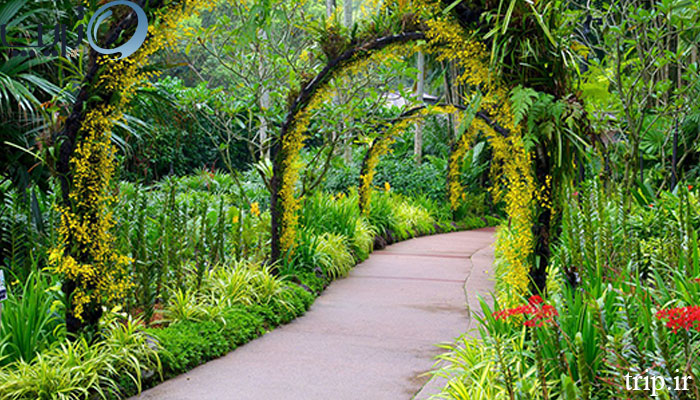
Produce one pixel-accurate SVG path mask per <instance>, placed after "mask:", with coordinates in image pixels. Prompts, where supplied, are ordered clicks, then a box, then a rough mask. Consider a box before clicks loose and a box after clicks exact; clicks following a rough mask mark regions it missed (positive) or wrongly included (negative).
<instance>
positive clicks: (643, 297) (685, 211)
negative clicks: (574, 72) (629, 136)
mask: <svg viewBox="0 0 700 400" xmlns="http://www.w3.org/2000/svg"><path fill="white" fill-rule="evenodd" d="M623 193H624V192H623V191H622V190H621V189H620V188H619V187H607V188H606V187H604V186H603V185H601V184H600V182H598V181H592V182H587V183H586V184H585V185H583V187H581V188H579V189H578V190H577V191H570V192H569V193H568V194H567V197H568V198H569V199H570V201H569V202H567V203H566V204H564V215H563V217H562V234H561V236H560V238H559V241H558V242H557V244H556V245H555V246H554V248H553V256H552V264H551V265H550V266H549V271H548V273H549V274H548V275H549V281H548V283H547V295H548V296H547V299H546V302H547V303H548V304H551V305H552V306H554V307H555V308H556V310H557V311H558V315H557V316H555V317H554V318H553V320H552V321H551V322H548V323H545V324H544V326H542V327H525V326H523V322H524V321H523V319H520V320H511V321H504V320H503V319H496V318H495V316H494V312H495V311H497V310H501V306H500V305H499V304H498V303H496V304H495V305H494V306H493V307H490V306H488V305H487V304H486V303H483V302H482V310H481V311H482V313H483V318H481V319H480V321H481V326H480V329H479V330H480V337H481V338H482V339H481V340H482V341H483V342H482V341H473V339H467V340H466V341H465V342H464V343H460V345H459V346H455V347H451V348H449V353H447V354H446V355H444V356H443V358H444V359H446V360H451V361H453V362H454V363H455V364H453V365H451V366H448V367H446V368H444V369H443V370H442V371H440V372H439V373H440V374H442V375H444V376H447V377H449V378H450V379H451V381H450V385H448V386H447V387H446V388H445V390H444V391H443V395H444V396H445V397H446V398H464V397H460V396H465V395H466V393H469V395H468V396H469V398H479V396H484V395H486V394H489V393H490V394H489V395H488V396H490V397H487V398H501V397H502V398H507V396H508V392H509V390H510V391H513V392H514V394H515V396H516V398H518V397H520V396H527V397H528V398H533V399H539V398H544V395H543V393H544V391H543V384H542V380H541V379H540V378H541V376H540V371H542V370H544V371H547V374H546V375H547V376H546V380H545V382H546V385H547V388H548V391H549V396H550V398H556V396H558V395H560V396H562V398H572V399H573V398H576V399H579V398H587V399H607V398H613V397H625V398H627V397H630V398H633V396H634V395H635V393H633V392H632V391H629V390H626V389H625V387H624V382H625V376H626V375H627V374H631V375H632V376H634V375H640V374H643V375H652V376H653V375H658V376H664V377H675V376H688V375H693V376H695V374H697V373H698V372H700V370H699V369H698V366H697V363H695V362H694V357H695V354H697V351H699V350H700V349H699V348H698V343H699V342H698V339H699V338H700V336H699V335H700V332H697V331H696V330H695V329H690V330H689V331H686V330H684V329H681V330H679V331H678V332H677V333H674V331H673V330H672V329H669V327H667V326H666V321H664V320H663V319H661V318H659V316H658V314H657V313H658V312H659V311H660V310H667V309H670V308H675V307H684V306H694V305H698V304H699V303H700V284H699V283H698V282H699V281H698V278H700V262H698V259H699V258H698V241H697V236H698V234H697V232H698V229H700V219H699V218H700V208H699V207H698V199H697V196H696V195H695V193H693V192H692V191H689V190H687V189H686V188H680V189H679V190H677V191H676V192H674V193H668V192H664V193H663V194H662V195H661V196H659V197H655V196H654V195H653V193H652V192H651V191H649V190H648V189H644V188H640V189H639V193H638V196H637V199H638V202H635V203H632V204H625V201H624V195H623ZM527 303H528V300H525V299H523V304H527ZM477 346H478V347H477ZM475 348H479V349H480V351H481V352H483V353H482V354H481V355H479V356H477V355H476V354H474V349H475ZM484 353H485V354H484ZM482 368H489V369H490V371H491V372H489V373H487V372H484V369H482ZM487 376H488V378H487ZM484 379H489V382H490V386H489V387H484V386H483V382H485V381H484ZM693 385H695V384H691V385H690V386H691V387H690V390H689V391H676V390H675V389H674V386H675V385H670V388H669V389H666V390H665V393H666V394H665V395H666V396H669V398H677V399H691V398H693V399H694V398H695V396H696V393H697V391H698V386H697V385H695V386H693ZM667 386H669V385H667ZM637 394H638V393H637ZM499 396H500V397H499ZM482 398H483V397H482Z"/></svg>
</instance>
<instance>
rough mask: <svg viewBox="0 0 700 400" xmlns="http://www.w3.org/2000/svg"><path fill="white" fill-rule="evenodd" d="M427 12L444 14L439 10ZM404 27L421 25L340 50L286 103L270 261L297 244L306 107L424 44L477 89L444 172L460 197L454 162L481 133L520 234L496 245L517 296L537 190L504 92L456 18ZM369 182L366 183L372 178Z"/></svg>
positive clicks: (277, 147)
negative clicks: (370, 63)
mask: <svg viewBox="0 0 700 400" xmlns="http://www.w3.org/2000/svg"><path fill="white" fill-rule="evenodd" d="M421 7H423V8H425V7H429V6H427V5H422V6H421ZM435 7H437V5H436V6H435ZM423 11H424V9H423ZM433 11H435V10H433ZM433 14H434V15H442V13H441V12H434V13H433ZM413 18H415V17H413ZM418 22H421V23H418ZM406 25H410V26H413V27H421V28H420V29H415V30H404V31H402V32H400V33H397V34H393V35H388V36H384V37H380V38H375V39H371V40H367V41H365V42H364V43H361V44H359V45H357V46H354V47H352V48H351V49H349V50H346V51H345V52H343V53H342V54H340V55H339V56H337V57H335V58H333V59H331V60H330V61H329V62H328V64H327V65H326V66H325V67H324V68H323V69H322V70H321V72H319V74H318V75H317V76H316V77H315V78H314V79H313V80H311V81H310V82H309V83H308V84H307V85H306V86H304V87H303V88H302V89H301V91H300V93H299V94H298V95H297V97H296V99H295V100H294V102H293V103H292V105H291V106H290V109H289V112H288V113H287V116H286V119H285V122H284V124H283V125H282V128H281V130H280V134H279V137H278V139H277V140H276V142H275V143H274V145H273V148H272V157H273V177H272V180H271V184H270V187H271V199H270V207H271V214H272V223H271V236H272V248H271V260H272V261H273V262H276V261H279V260H280V259H281V257H282V255H283V254H285V253H288V252H293V249H294V246H295V241H296V236H297V231H296V229H297V225H298V220H299V216H298V210H299V208H300V200H301V199H300V198H297V197H296V196H295V185H296V182H297V180H298V179H299V168H300V164H301V161H300V151H301V150H302V148H303V146H304V139H305V131H306V128H307V127H308V125H309V122H310V111H311V110H314V109H315V108H317V107H318V106H319V105H320V104H321V102H322V101H323V98H324V96H323V94H324V92H327V87H326V83H327V82H328V81H329V80H330V79H331V77H333V76H334V75H336V74H338V73H341V72H344V71H348V70H353V69H355V70H359V69H360V68H362V67H363V63H364V62H366V61H367V60H368V59H369V58H370V57H371V56H373V55H374V54H378V53H379V52H380V51H382V50H385V49H387V48H390V47H391V46H396V45H405V44H410V43H416V42H418V41H425V45H424V46H422V47H423V48H424V50H425V51H427V52H428V53H431V54H435V55H436V59H437V60H438V61H446V60H448V61H454V62H456V63H457V65H458V66H459V67H460V69H461V70H462V71H463V72H462V74H461V75H460V76H459V77H457V80H456V82H457V83H458V84H468V85H470V86H473V87H476V88H479V89H480V91H481V93H482V99H481V101H480V104H479V109H478V110H477V112H478V113H480V114H479V115H480V116H481V117H479V118H474V119H473V121H472V122H471V124H470V125H469V127H468V129H467V131H466V132H465V133H464V134H463V135H461V137H460V138H459V139H458V141H457V143H456V146H455V147H454V149H453V151H452V154H451V155H450V164H449V165H450V168H449V169H448V180H449V182H450V185H449V188H448V192H449V196H450V202H451V203H452V202H453V201H456V200H457V199H458V196H459V195H460V193H459V190H460V189H461V184H459V180H458V179H457V175H458V174H459V171H458V169H457V168H454V167H453V166H456V165H458V164H457V161H458V160H461V158H462V156H463V155H464V153H465V152H466V151H467V150H468V148H469V145H470V143H471V139H472V138H473V137H474V135H475V134H476V132H479V131H481V132H484V133H485V134H486V137H487V139H488V141H489V143H490V144H491V146H492V148H493V150H494V155H493V161H492V171H494V172H495V173H496V176H498V182H496V184H495V187H494V188H493V189H492V191H493V192H494V196H495V198H496V199H503V200H505V202H506V212H507V214H508V216H509V224H508V229H509V230H510V232H509V233H508V234H512V235H517V237H518V238H519V240H518V241H516V242H515V243H516V245H515V246H513V245H512V244H511V245H509V246H508V248H500V249H499V248H497V251H500V252H501V255H502V257H503V259H504V260H505V262H507V263H508V264H509V265H508V268H507V269H506V270H507V273H506V275H505V276H503V279H502V281H503V282H504V283H505V284H506V285H507V286H508V287H509V288H511V289H512V290H509V292H510V293H512V294H515V295H516V296H517V295H518V294H522V293H525V292H526V291H527V287H528V284H529V280H528V275H529V267H528V265H529V262H528V260H529V258H530V256H531V253H532V247H533V245H532V244H533V234H532V231H531V222H532V212H531V201H532V199H533V198H534V196H535V195H536V193H535V189H534V180H533V177H532V175H531V171H530V159H529V156H528V153H527V152H526V151H525V149H524V146H523V141H522V136H521V133H520V129H519V127H518V126H516V125H515V124H514V122H513V115H512V113H511V111H510V105H509V101H508V98H507V92H506V90H505V89H504V88H502V87H501V86H500V85H499V83H498V82H496V79H495V78H492V77H491V74H490V71H489V68H488V65H487V63H486V62H485V58H486V53H485V47H484V45H483V44H481V43H479V42H475V41H473V40H469V39H468V35H467V34H466V32H465V31H464V29H463V28H462V27H461V25H459V24H458V23H457V22H455V21H452V20H450V19H449V18H445V17H444V16H442V17H439V18H429V19H426V20H423V21H413V23H411V24H403V26H404V27H405V26H406ZM404 29H405V28H404ZM487 121H489V122H487ZM505 133H508V134H505ZM367 180H368V181H369V182H371V179H367Z"/></svg>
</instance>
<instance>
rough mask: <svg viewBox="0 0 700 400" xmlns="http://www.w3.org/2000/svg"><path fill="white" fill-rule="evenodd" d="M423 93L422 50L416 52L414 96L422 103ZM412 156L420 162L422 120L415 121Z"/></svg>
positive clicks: (423, 56) (417, 162) (423, 57)
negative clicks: (416, 76)
mask: <svg viewBox="0 0 700 400" xmlns="http://www.w3.org/2000/svg"><path fill="white" fill-rule="evenodd" d="M424 94H425V54H423V52H422V51H419V52H418V81H417V83H416V97H417V98H418V102H419V103H420V104H423V95H424ZM413 156H414V157H415V159H416V164H420V162H421V160H422V158H423V122H422V121H418V122H416V133H415V137H414V138H413Z"/></svg>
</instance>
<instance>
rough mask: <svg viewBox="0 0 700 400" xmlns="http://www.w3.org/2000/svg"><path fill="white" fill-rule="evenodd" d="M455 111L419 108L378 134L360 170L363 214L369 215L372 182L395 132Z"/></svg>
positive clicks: (435, 107) (442, 106) (450, 109)
mask: <svg viewBox="0 0 700 400" xmlns="http://www.w3.org/2000/svg"><path fill="white" fill-rule="evenodd" d="M456 111H457V109H456V108H455V107H453V106H449V105H447V106H445V105H438V106H433V107H421V108H420V109H413V110H409V111H408V112H407V113H405V114H406V117H405V118H403V117H399V118H398V119H397V120H395V121H393V122H390V123H389V125H388V126H386V127H385V129H384V130H383V131H382V132H381V133H380V135H379V137H377V138H376V139H375V140H374V141H373V142H372V144H371V145H370V148H369V149H368V150H367V154H366V155H365V158H364V160H363V162H362V167H361V170H360V185H359V189H358V193H359V206H360V210H361V211H362V213H363V214H365V215H369V211H370V199H371V196H372V182H373V181H374V175H375V173H376V168H377V165H378V164H379V159H380V158H381V157H382V156H384V155H385V154H387V153H388V152H389V151H390V150H391V144H392V143H393V142H394V136H395V135H396V133H397V132H402V131H403V130H404V129H405V128H406V127H407V126H409V125H411V124H412V123H414V122H415V121H416V120H422V119H425V118H426V117H427V116H429V115H434V114H449V113H454V112H456Z"/></svg>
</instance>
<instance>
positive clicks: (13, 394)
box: [0, 321, 160, 400]
mask: <svg viewBox="0 0 700 400" xmlns="http://www.w3.org/2000/svg"><path fill="white" fill-rule="evenodd" d="M147 370H152V371H155V370H160V361H159V358H158V354H157V352H156V350H155V349H154V348H153V346H152V345H151V344H150V343H149V341H148V339H147V336H146V335H145V334H143V333H142V332H140V331H138V329H137V325H136V324H134V323H133V322H131V321H127V322H126V323H125V324H122V323H117V322H115V321H112V322H110V324H109V326H108V327H107V333H106V337H105V338H104V340H101V341H97V342H95V343H92V344H89V343H88V342H87V340H86V339H85V338H79V339H78V340H76V341H73V342H68V341H66V342H64V343H62V344H60V345H59V346H57V347H55V348H53V349H52V350H50V351H48V352H45V353H42V354H41V355H39V356H37V358H36V359H35V360H34V361H32V362H26V361H18V362H16V363H14V364H12V365H10V366H8V367H7V368H5V369H4V370H3V371H2V373H1V374H2V375H4V376H2V378H3V379H2V380H0V398H2V399H7V400H25V399H26V400H30V399H31V400H37V399H41V400H44V399H47V400H48V399H56V398H61V399H76V400H77V399H84V398H101V399H106V398H108V397H109V396H114V395H118V396H121V395H128V393H126V392H125V390H124V386H123V385H122V384H120V382H124V381H126V382H129V383H130V384H131V385H130V386H131V387H134V388H136V390H140V389H141V375H142V373H143V371H147Z"/></svg>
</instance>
